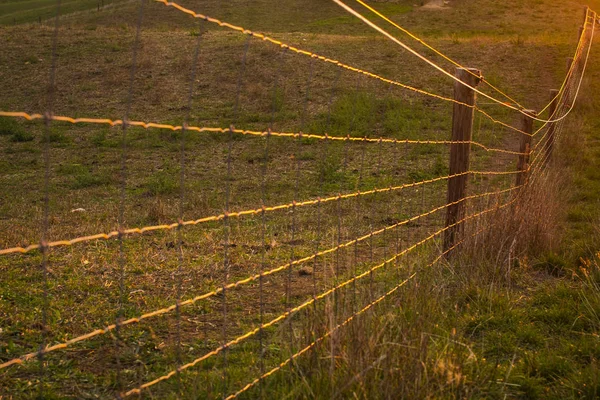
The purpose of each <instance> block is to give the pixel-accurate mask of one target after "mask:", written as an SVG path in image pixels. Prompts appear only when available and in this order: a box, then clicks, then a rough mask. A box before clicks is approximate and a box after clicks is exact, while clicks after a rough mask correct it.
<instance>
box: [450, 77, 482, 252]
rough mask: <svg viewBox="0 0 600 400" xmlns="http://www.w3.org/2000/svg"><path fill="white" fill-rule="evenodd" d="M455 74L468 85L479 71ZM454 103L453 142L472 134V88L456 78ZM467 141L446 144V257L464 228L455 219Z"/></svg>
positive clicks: (459, 214) (460, 213)
mask: <svg viewBox="0 0 600 400" xmlns="http://www.w3.org/2000/svg"><path fill="white" fill-rule="evenodd" d="M455 76H456V77H457V78H458V79H459V80H460V81H462V82H464V83H466V84H467V85H469V86H471V87H475V86H477V85H478V84H479V82H480V81H481V72H480V71H479V70H478V69H474V68H467V69H464V68H457V69H456V74H455ZM454 99H455V100H456V101H457V102H459V103H461V104H458V103H454V110H453V115H452V138H451V140H452V141H453V142H470V141H471V137H472V134H473V115H474V113H475V108H474V106H475V99H476V95H475V91H474V90H473V89H471V88H468V87H467V86H465V85H463V84H461V83H460V82H458V81H457V82H454ZM470 152H471V144H470V143H453V144H451V145H450V176H453V175H458V176H453V177H451V178H449V179H448V203H447V204H449V206H448V207H447V208H446V228H447V229H446V231H445V232H444V252H446V257H449V256H450V254H451V253H452V251H451V250H450V249H452V247H453V246H454V245H455V244H456V239H457V237H458V236H459V235H460V234H461V233H462V231H463V230H464V224H462V223H458V222H459V221H460V220H461V219H462V218H463V217H464V215H465V203H464V202H459V201H460V200H461V199H463V198H464V197H465V191H466V188H467V180H468V175H467V174H465V173H466V172H467V171H469V155H470Z"/></svg>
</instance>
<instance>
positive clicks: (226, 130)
mask: <svg viewBox="0 0 600 400" xmlns="http://www.w3.org/2000/svg"><path fill="white" fill-rule="evenodd" d="M0 117H14V118H24V119H26V120H28V121H33V120H37V119H44V118H47V117H46V116H44V115H42V114H28V113H26V112H21V111H0ZM49 118H50V119H51V120H53V121H61V122H68V123H71V124H105V125H110V126H121V125H123V121H122V120H120V119H117V120H111V119H106V118H72V117H67V116H55V115H51V116H50V117H49ZM127 125H129V126H135V127H139V128H144V129H167V130H171V131H180V130H182V129H184V127H183V126H182V125H169V124H162V123H154V122H143V121H128V122H127ZM185 130H186V131H191V132H198V133H202V132H208V133H221V134H230V133H234V134H239V135H248V136H261V137H264V136H267V135H270V136H273V137H284V138H291V139H297V138H298V137H299V136H302V138H303V139H317V140H333V141H350V142H361V143H362V142H369V143H379V142H380V140H381V141H382V142H383V143H395V142H396V141H399V142H400V143H408V144H415V145H432V144H439V145H452V144H471V145H473V146H476V147H478V148H481V149H483V150H485V151H486V152H497V153H504V154H512V155H522V153H519V152H515V151H510V150H505V149H499V148H493V147H488V146H485V145H483V144H482V143H478V142H476V141H472V140H470V141H452V140H413V139H389V138H381V139H376V138H368V137H353V136H350V135H349V134H348V135H346V136H331V135H328V134H324V135H319V134H313V133H302V132H297V133H296V132H273V131H271V132H268V131H253V130H246V129H236V128H235V127H229V128H221V127H217V128H215V127H198V126H190V125H188V126H186V127H185Z"/></svg>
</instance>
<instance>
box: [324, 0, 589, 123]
mask: <svg viewBox="0 0 600 400" xmlns="http://www.w3.org/2000/svg"><path fill="white" fill-rule="evenodd" d="M332 1H333V2H334V3H336V4H337V5H339V6H340V7H342V8H343V9H344V10H346V11H347V12H348V13H350V14H352V15H354V16H355V17H357V18H359V19H360V20H361V21H363V22H364V23H365V24H367V25H368V26H370V27H371V28H373V29H374V30H376V31H378V32H379V33H381V34H382V35H384V36H386V37H387V38H388V39H390V40H391V41H393V42H394V43H396V44H398V45H400V46H401V47H402V48H403V49H405V50H407V51H408V52H409V53H411V54H413V55H415V56H417V57H418V58H419V59H421V60H423V61H424V62H426V63H427V64H429V65H430V66H431V67H433V68H434V69H436V70H438V71H440V72H441V73H443V74H444V75H446V76H448V77H450V78H451V79H453V80H454V81H456V82H458V83H459V84H461V85H463V86H465V87H467V88H469V89H470V90H472V91H474V92H475V93H477V94H479V95H481V96H483V97H485V98H487V99H489V100H491V101H493V102H494V103H497V104H499V105H501V106H504V107H506V108H509V109H511V110H513V111H517V112H519V113H521V114H523V115H527V114H526V112H525V111H524V110H523V109H522V108H519V107H515V106H513V105H511V104H509V103H506V102H503V101H502V100H498V99H496V98H495V97H493V96H490V95H488V94H487V93H484V92H482V91H480V90H479V89H477V88H476V87H474V86H471V85H469V84H467V83H465V82H463V81H461V80H460V79H458V78H457V77H455V76H454V75H452V74H451V73H449V72H448V71H446V70H445V69H443V68H442V67H440V66H439V65H438V64H436V63H434V62H433V61H431V60H429V59H428V58H426V57H425V56H423V55H422V54H420V53H419V52H417V51H415V50H413V49H412V48H411V47H409V46H408V45H406V44H404V43H403V42H401V41H400V40H398V39H397V38H396V37H394V36H392V35H391V34H389V33H388V32H387V31H385V30H384V29H383V28H381V27H379V26H378V25H376V24H375V23H373V22H372V21H370V20H368V19H367V18H366V17H364V16H363V15H362V14H360V13H358V12H357V11H355V10H354V9H352V8H351V7H349V6H348V5H346V4H345V3H344V2H343V1H342V0H332ZM588 23H589V21H588V20H587V18H586V21H585V23H584V26H583V27H584V29H583V31H585V29H586V27H587V25H588ZM592 25H594V23H592ZM463 105H464V104H463ZM532 118H533V119H534V120H535V121H539V122H544V123H552V122H558V120H551V119H548V120H545V119H541V118H537V117H535V116H533V117H532ZM563 118H564V117H563Z"/></svg>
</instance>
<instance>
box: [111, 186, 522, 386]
mask: <svg viewBox="0 0 600 400" xmlns="http://www.w3.org/2000/svg"><path fill="white" fill-rule="evenodd" d="M519 187H520V186H519ZM519 187H515V188H512V189H517V188H519ZM512 201H514V200H512ZM508 204H510V203H507V204H504V205H502V206H500V207H491V208H488V209H487V210H484V211H481V212H479V213H476V214H472V215H469V216H467V217H465V218H463V219H461V220H460V221H457V222H455V223H453V224H452V225H449V226H447V227H445V228H442V229H440V230H438V231H437V232H434V233H432V234H431V235H429V236H428V237H427V238H425V239H423V240H421V241H420V242H418V243H415V244H414V245H412V246H410V247H408V248H406V249H404V250H403V251H401V252H400V253H398V254H395V255H394V256H392V257H391V258H389V259H387V260H385V261H383V262H382V263H379V264H377V265H375V266H373V267H372V268H370V269H369V270H367V271H365V272H363V273H361V274H360V275H357V276H353V277H352V278H350V279H348V280H346V281H344V282H342V283H340V284H338V285H336V286H334V287H333V288H331V289H329V290H327V291H325V292H323V293H321V294H320V295H318V296H316V297H312V298H310V299H309V300H307V301H305V302H304V303H302V304H301V305H299V306H297V307H294V308H292V309H290V310H289V311H286V312H284V313H283V314H281V315H279V316H278V317H276V318H274V319H272V320H271V321H269V322H267V323H265V324H263V325H262V326H260V327H257V328H255V329H254V330H252V331H249V332H247V333H245V334H243V335H241V336H238V337H237V338H235V339H232V340H231V341H229V342H228V343H226V344H224V345H222V346H220V347H217V348H216V349H214V350H213V351H211V352H209V353H206V354H204V355H203V356H201V357H198V358H196V359H195V360H193V361H191V362H189V363H187V364H185V365H182V366H181V367H179V368H177V369H175V370H172V371H171V372H169V373H167V374H165V375H163V376H160V377H159V378H156V379H154V380H152V381H150V382H147V383H144V384H143V385H140V386H138V387H137V388H134V389H131V390H129V391H127V392H125V393H123V394H122V397H128V396H131V395H134V394H140V393H141V391H142V390H144V389H147V388H149V387H151V386H154V385H156V384H157V383H160V382H162V381H165V380H168V379H170V378H171V377H173V376H175V375H176V374H177V373H178V372H181V371H183V370H186V369H189V368H192V367H194V366H195V365H197V364H198V363H200V362H202V361H204V360H206V359H208V358H210V357H212V356H215V355H217V354H219V353H220V352H221V351H223V350H225V349H227V348H229V347H231V346H234V345H236V344H238V343H240V342H242V341H244V340H246V339H248V338H250V337H252V336H254V335H256V334H257V333H258V332H260V331H261V329H262V330H264V329H266V328H269V327H271V326H273V325H275V324H277V323H278V322H280V321H283V320H284V319H286V318H287V317H288V316H290V315H292V314H295V313H297V312H299V311H301V310H303V309H304V308H306V307H308V306H310V305H311V304H313V303H314V302H315V301H317V300H320V299H322V298H325V297H327V296H329V295H331V294H334V293H336V291H338V290H339V289H341V288H343V287H345V286H348V285H349V284H351V283H352V282H356V281H358V280H360V279H362V278H365V277H368V276H370V275H371V273H372V272H374V271H377V270H379V269H381V268H384V267H385V266H386V265H388V264H390V263H392V262H394V261H395V260H396V259H398V258H400V257H402V256H403V255H405V254H407V253H409V252H410V251H413V250H414V249H416V248H418V247H420V246H422V245H423V244H425V243H427V242H429V241H430V240H433V239H434V238H435V237H437V236H439V235H441V234H442V233H443V232H445V231H446V230H448V229H450V228H452V227H454V226H457V225H459V224H462V223H464V222H466V221H468V220H471V219H473V218H476V217H480V216H482V215H484V214H487V213H489V212H491V211H496V210H498V209H500V208H503V207H506V206H507V205H508ZM459 243H460V242H459ZM444 254H445V253H444ZM444 254H442V255H441V256H439V258H437V259H436V261H435V262H437V260H439V259H440V258H441V257H442V256H443V255H444ZM435 262H434V263H435ZM415 274H416V273H415ZM415 274H413V276H414V275H415ZM290 359H291V358H290ZM290 359H288V362H289V360H290ZM282 364H283V363H282Z"/></svg>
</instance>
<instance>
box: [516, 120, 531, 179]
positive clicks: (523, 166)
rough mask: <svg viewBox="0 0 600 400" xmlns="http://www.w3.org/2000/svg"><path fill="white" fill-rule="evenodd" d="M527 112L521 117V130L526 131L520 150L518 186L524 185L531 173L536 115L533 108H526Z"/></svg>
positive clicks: (522, 137) (522, 135)
mask: <svg viewBox="0 0 600 400" xmlns="http://www.w3.org/2000/svg"><path fill="white" fill-rule="evenodd" d="M524 113H525V114H522V118H521V130H522V131H523V132H524V133H522V134H521V146H520V149H519V152H521V153H523V154H520V155H519V162H518V163H517V171H520V173H518V174H517V182H516V185H517V186H522V185H524V184H525V183H527V175H528V174H529V156H530V154H531V134H532V133H533V118H531V116H532V115H535V111H533V110H524Z"/></svg>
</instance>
